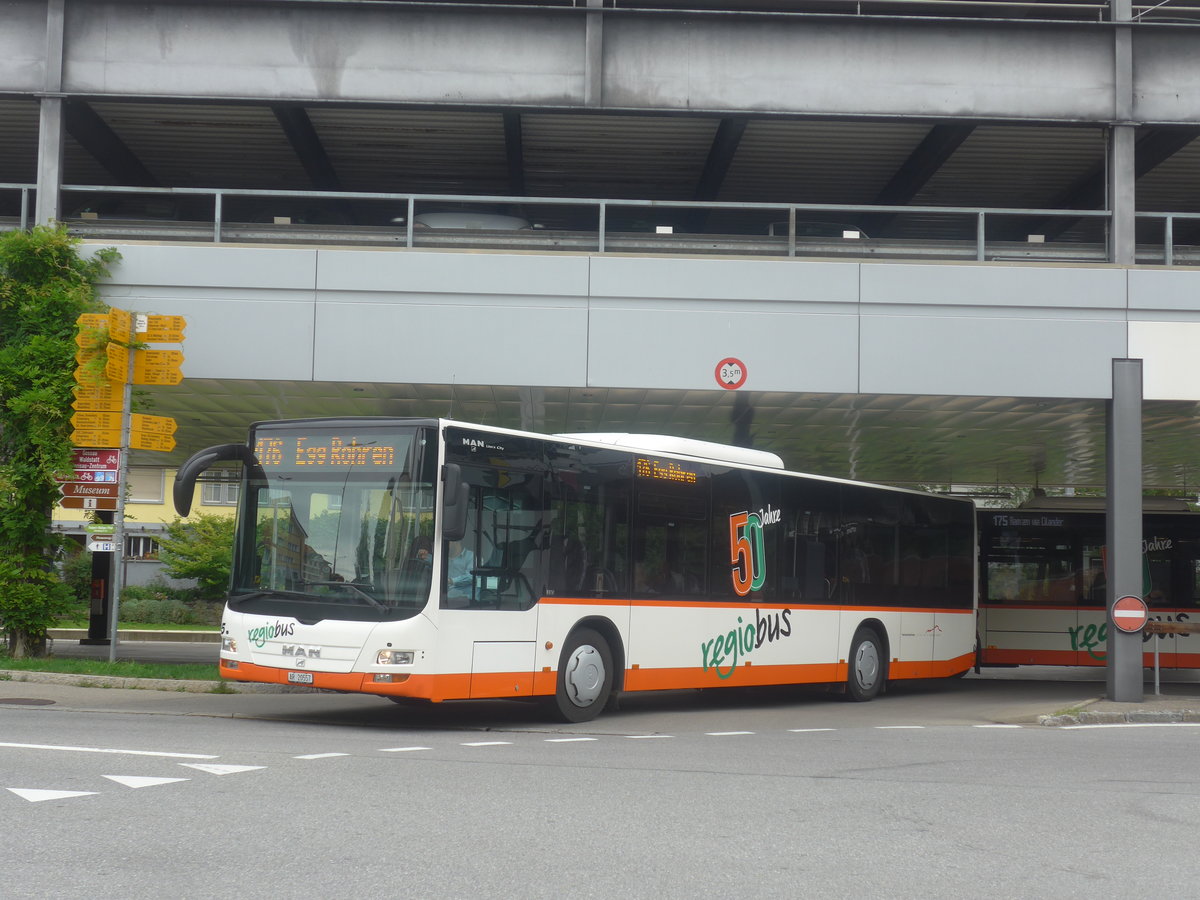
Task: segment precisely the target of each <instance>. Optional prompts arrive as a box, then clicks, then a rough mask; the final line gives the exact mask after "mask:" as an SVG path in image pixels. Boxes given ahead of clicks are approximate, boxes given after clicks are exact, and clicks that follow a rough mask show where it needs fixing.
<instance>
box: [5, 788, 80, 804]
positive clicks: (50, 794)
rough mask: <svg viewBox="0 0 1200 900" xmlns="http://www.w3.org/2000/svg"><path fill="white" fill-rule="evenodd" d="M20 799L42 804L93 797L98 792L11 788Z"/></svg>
mask: <svg viewBox="0 0 1200 900" xmlns="http://www.w3.org/2000/svg"><path fill="white" fill-rule="evenodd" d="M8 790H10V791H12V792H13V793H14V794H16V795H17V796H18V797H23V798H25V799H26V800H28V801H29V802H30V803H41V802H42V801H43V800H63V799H65V798H67V797H92V796H95V795H96V794H97V793H98V792H97V791H40V790H37V789H34V788H9V789H8Z"/></svg>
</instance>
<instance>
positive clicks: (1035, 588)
mask: <svg viewBox="0 0 1200 900" xmlns="http://www.w3.org/2000/svg"><path fill="white" fill-rule="evenodd" d="M1144 504H1145V508H1144V511H1143V515H1142V535H1143V539H1142V596H1143V598H1144V599H1145V601H1146V604H1147V606H1149V608H1150V618H1151V619H1155V620H1158V621H1163V622H1181V623H1186V622H1189V621H1191V622H1195V621H1200V516H1197V515H1196V514H1195V513H1193V512H1190V510H1189V507H1188V505H1187V504H1186V503H1184V502H1182V501H1178V502H1170V501H1165V500H1157V499H1156V498H1152V497H1150V498H1146V500H1145V501H1144ZM979 546H980V599H979V661H980V664H981V665H984V666H1012V665H1043V666H1103V665H1105V664H1106V663H1107V658H1108V624H1107V618H1108V616H1107V604H1108V603H1109V602H1110V600H1109V598H1107V596H1106V579H1105V559H1106V553H1105V512H1104V500H1103V498H1062V497H1060V498H1039V499H1036V500H1033V501H1031V502H1029V503H1027V504H1025V505H1023V506H1022V507H1020V508H1018V509H988V510H981V511H980V513H979ZM1142 641H1143V651H1144V652H1143V660H1142V662H1143V665H1144V666H1146V667H1152V666H1154V663H1155V660H1154V650H1155V644H1157V648H1158V651H1159V654H1158V656H1159V660H1158V662H1159V666H1160V667H1162V668H1179V669H1182V668H1197V667H1200V635H1196V634H1159V635H1151V634H1148V633H1144V634H1143V636H1142Z"/></svg>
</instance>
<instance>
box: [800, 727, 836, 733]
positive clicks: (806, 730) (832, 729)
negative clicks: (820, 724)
mask: <svg viewBox="0 0 1200 900" xmlns="http://www.w3.org/2000/svg"><path fill="white" fill-rule="evenodd" d="M788 731H790V732H791V733H792V734H810V733H812V732H814V731H837V729H836V728H789V729H788Z"/></svg>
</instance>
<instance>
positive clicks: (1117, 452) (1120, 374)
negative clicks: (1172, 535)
mask: <svg viewBox="0 0 1200 900" xmlns="http://www.w3.org/2000/svg"><path fill="white" fill-rule="evenodd" d="M1107 469H1108V509H1107V517H1106V525H1107V534H1106V538H1107V540H1106V543H1107V546H1108V593H1107V600H1106V603H1107V607H1108V663H1107V674H1106V679H1105V680H1106V682H1107V686H1108V699H1109V700H1116V701H1119V702H1128V703H1138V702H1140V701H1141V700H1142V698H1143V689H1142V635H1141V633H1140V632H1135V633H1133V634H1129V633H1126V632H1124V631H1121V630H1120V629H1118V628H1116V627H1114V625H1113V615H1112V608H1113V604H1114V603H1115V602H1116V601H1117V599H1118V598H1120V597H1124V596H1127V595H1131V596H1137V597H1141V596H1142V361H1141V360H1140V359H1114V360H1113V361H1112V400H1111V401H1109V404H1108V466H1107Z"/></svg>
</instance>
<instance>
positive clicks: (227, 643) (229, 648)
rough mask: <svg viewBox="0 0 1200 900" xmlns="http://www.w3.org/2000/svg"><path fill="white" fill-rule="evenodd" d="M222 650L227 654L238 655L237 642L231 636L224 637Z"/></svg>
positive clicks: (222, 638)
mask: <svg viewBox="0 0 1200 900" xmlns="http://www.w3.org/2000/svg"><path fill="white" fill-rule="evenodd" d="M221 649H222V650H224V651H225V652H227V653H237V641H235V640H234V639H233V638H231V637H229V635H222V636H221Z"/></svg>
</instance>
